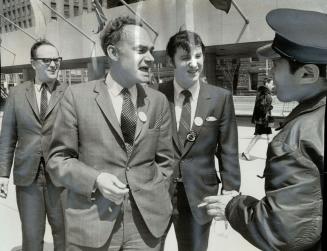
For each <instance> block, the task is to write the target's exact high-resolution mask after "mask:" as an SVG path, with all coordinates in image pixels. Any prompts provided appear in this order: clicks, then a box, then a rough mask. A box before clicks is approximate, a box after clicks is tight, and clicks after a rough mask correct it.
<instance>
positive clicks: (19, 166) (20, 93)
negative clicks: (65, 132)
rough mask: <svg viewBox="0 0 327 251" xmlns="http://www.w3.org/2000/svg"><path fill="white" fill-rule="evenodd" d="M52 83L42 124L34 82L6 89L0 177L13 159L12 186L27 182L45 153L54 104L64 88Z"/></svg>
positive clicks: (63, 85) (30, 180)
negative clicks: (53, 85)
mask: <svg viewBox="0 0 327 251" xmlns="http://www.w3.org/2000/svg"><path fill="white" fill-rule="evenodd" d="M55 85H56V87H55V89H54V90H53V92H52V94H51V99H50V102H49V105H48V110H47V113H46V117H45V121H44V122H43V123H42V122H41V119H40V114H39V108H38V106H37V101H36V94H35V87H34V83H33V82H29V81H28V82H25V83H23V84H21V85H18V86H16V87H14V88H12V89H11V90H10V94H9V97H8V99H7V102H6V105H5V111H4V115H3V119H2V128H1V136H0V176H2V177H4V176H6V177H9V176H10V172H11V166H12V163H13V160H14V170H13V175H14V183H15V185H18V186H28V185H30V184H31V183H32V182H33V181H34V179H35V176H36V174H37V171H38V167H39V163H40V158H41V157H44V158H46V156H47V154H48V149H49V140H50V138H51V133H52V128H53V123H54V119H55V117H56V114H57V109H58V104H59V101H60V99H61V98H62V96H63V93H64V90H65V89H66V87H67V85H65V84H60V83H59V81H56V83H55Z"/></svg>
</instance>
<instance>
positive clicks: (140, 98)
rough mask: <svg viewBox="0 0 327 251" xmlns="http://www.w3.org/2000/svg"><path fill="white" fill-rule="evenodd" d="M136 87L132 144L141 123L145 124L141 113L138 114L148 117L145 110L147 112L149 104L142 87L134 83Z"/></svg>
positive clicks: (139, 130) (140, 129) (138, 133)
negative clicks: (134, 124) (134, 125)
mask: <svg viewBox="0 0 327 251" xmlns="http://www.w3.org/2000/svg"><path fill="white" fill-rule="evenodd" d="M136 88H137V99H136V106H137V108H136V130H135V137H134V145H135V142H136V140H137V139H138V136H139V135H140V133H141V131H142V128H143V125H144V124H145V122H146V120H144V119H143V121H142V120H141V119H142V115H140V114H142V113H143V114H145V115H146V117H145V118H147V117H149V116H148V114H147V112H148V108H149V104H150V100H149V98H148V97H147V94H146V93H145V90H144V88H143V87H142V86H141V85H139V84H137V85H136Z"/></svg>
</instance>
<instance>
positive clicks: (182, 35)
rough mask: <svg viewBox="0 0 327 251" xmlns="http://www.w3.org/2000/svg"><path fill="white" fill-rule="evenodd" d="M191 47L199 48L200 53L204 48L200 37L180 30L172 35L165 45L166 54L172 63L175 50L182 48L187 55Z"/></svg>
mask: <svg viewBox="0 0 327 251" xmlns="http://www.w3.org/2000/svg"><path fill="white" fill-rule="evenodd" d="M191 45H195V46H201V49H202V53H204V50H205V47H204V44H203V42H202V39H201V37H200V36H199V35H198V34H197V33H195V32H193V31H189V30H182V31H179V32H177V33H176V34H175V35H173V36H172V37H171V38H170V39H169V41H168V44H167V47H166V53H167V55H168V56H169V57H170V59H171V60H172V62H173V63H174V56H175V53H176V51H177V48H179V47H180V48H183V49H184V50H185V51H187V53H189V52H190V50H191Z"/></svg>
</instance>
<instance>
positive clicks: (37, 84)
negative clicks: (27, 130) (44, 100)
mask: <svg viewBox="0 0 327 251" xmlns="http://www.w3.org/2000/svg"><path fill="white" fill-rule="evenodd" d="M53 85H54V84H53ZM53 85H52V87H51V88H53ZM34 89H35V95H36V103H37V107H38V108H39V111H41V110H40V109H41V93H42V83H41V82H40V81H38V80H35V81H34ZM46 90H47V97H48V104H49V102H50V98H51V92H50V91H49V88H46Z"/></svg>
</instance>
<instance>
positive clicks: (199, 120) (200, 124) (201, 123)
mask: <svg viewBox="0 0 327 251" xmlns="http://www.w3.org/2000/svg"><path fill="white" fill-rule="evenodd" d="M194 124H195V125H196V126H202V125H203V119H202V118H200V117H196V118H195V119H194Z"/></svg>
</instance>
